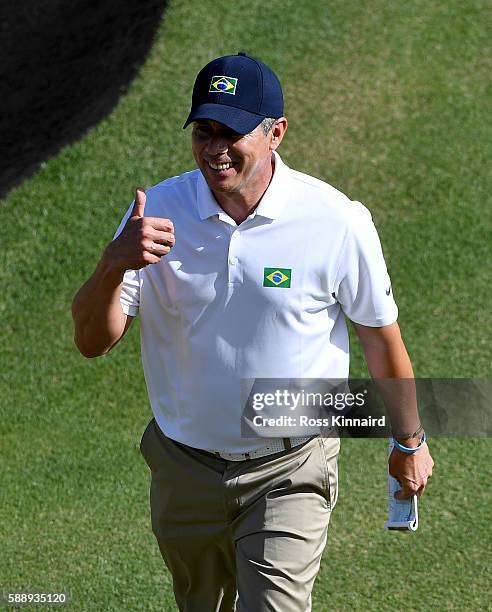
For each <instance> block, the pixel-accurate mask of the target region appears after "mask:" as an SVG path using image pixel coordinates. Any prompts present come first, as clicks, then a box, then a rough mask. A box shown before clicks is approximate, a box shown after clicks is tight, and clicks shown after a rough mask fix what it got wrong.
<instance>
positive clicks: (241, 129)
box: [183, 52, 284, 134]
mask: <svg viewBox="0 0 492 612" xmlns="http://www.w3.org/2000/svg"><path fill="white" fill-rule="evenodd" d="M283 114H284V96H283V93H282V86H281V85H280V81H279V80H278V78H277V76H276V75H275V73H274V72H273V70H271V69H270V68H269V67H268V66H267V65H266V64H264V63H263V62H260V61H259V60H257V59H255V58H254V57H251V56H249V55H246V53H243V52H241V53H238V54H237V55H226V56H224V57H219V58H217V59H214V60H212V61H211V62H210V63H208V64H207V65H206V66H205V67H204V68H202V69H201V70H200V72H199V73H198V76H197V77H196V80H195V85H194V87H193V98H192V102H191V111H190V114H189V115H188V119H187V120H186V123H185V124H184V126H183V128H185V127H186V126H188V125H189V124H190V123H191V122H192V121H196V120H198V119H212V120H214V121H218V122H219V123H222V124H224V125H226V126H227V127H228V128H230V129H231V130H234V131H235V132H238V133H239V134H248V133H249V132H252V131H253V130H254V129H255V127H256V126H257V125H259V124H260V123H261V122H262V121H263V119H264V118H265V117H272V118H274V119H278V118H279V117H282V116H283Z"/></svg>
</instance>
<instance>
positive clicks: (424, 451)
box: [389, 443, 434, 499]
mask: <svg viewBox="0 0 492 612" xmlns="http://www.w3.org/2000/svg"><path fill="white" fill-rule="evenodd" d="M433 466H434V461H433V459H432V457H431V454H430V452H429V448H428V446H427V443H425V444H424V445H423V446H422V448H421V449H420V450H418V451H417V452H415V453H413V454H409V453H403V452H402V451H400V450H398V449H397V448H394V449H393V451H392V452H391V455H390V457H389V473H390V474H391V476H393V478H396V480H398V482H399V483H400V484H401V487H402V488H401V491H398V492H397V493H395V499H408V498H410V497H412V496H413V495H417V497H420V496H421V495H422V493H423V492H424V489H425V487H426V485H427V481H428V479H429V478H430V477H431V476H432V468H433Z"/></svg>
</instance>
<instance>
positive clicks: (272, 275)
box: [263, 268, 292, 289]
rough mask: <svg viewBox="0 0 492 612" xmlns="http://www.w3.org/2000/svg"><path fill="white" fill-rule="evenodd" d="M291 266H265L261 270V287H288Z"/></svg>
mask: <svg viewBox="0 0 492 612" xmlns="http://www.w3.org/2000/svg"><path fill="white" fill-rule="evenodd" d="M291 277H292V268H265V269H264V270H263V287H281V288H282V289H290V279H291Z"/></svg>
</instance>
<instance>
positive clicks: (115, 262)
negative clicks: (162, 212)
mask: <svg viewBox="0 0 492 612" xmlns="http://www.w3.org/2000/svg"><path fill="white" fill-rule="evenodd" d="M146 200H147V195H146V193H145V190H144V189H143V188H142V187H137V189H136V191H135V203H134V205H133V210H132V213H131V215H130V217H129V219H128V221H127V222H126V225H125V227H124V228H123V230H122V232H121V234H120V235H119V236H118V237H117V238H115V240H113V241H112V242H111V243H110V244H109V245H108V246H107V248H106V250H105V252H104V259H105V260H106V262H107V264H108V265H109V266H110V268H112V269H114V270H122V271H124V270H140V269H141V268H145V266H148V265H149V264H155V263H158V262H159V261H160V260H161V257H162V256H163V255H167V254H168V253H169V251H170V250H171V248H172V246H173V245H174V243H175V238H174V226H173V224H172V221H170V220H169V219H162V218H160V217H144V211H145V203H146Z"/></svg>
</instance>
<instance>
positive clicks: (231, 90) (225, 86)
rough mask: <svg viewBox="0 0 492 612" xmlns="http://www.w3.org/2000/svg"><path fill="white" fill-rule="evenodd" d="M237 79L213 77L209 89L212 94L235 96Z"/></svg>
mask: <svg viewBox="0 0 492 612" xmlns="http://www.w3.org/2000/svg"><path fill="white" fill-rule="evenodd" d="M237 81H238V79H235V78H234V77H228V76H213V77H212V80H211V81H210V89H209V90H208V91H211V92H212V93H228V94H232V95H233V96H235V95H236V85H237Z"/></svg>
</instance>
